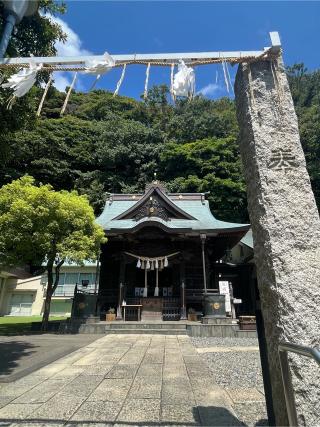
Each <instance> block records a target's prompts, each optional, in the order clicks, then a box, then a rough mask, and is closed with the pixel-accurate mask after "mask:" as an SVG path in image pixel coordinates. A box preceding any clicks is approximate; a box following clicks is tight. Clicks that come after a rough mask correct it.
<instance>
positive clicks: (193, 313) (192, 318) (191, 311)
mask: <svg viewBox="0 0 320 427" xmlns="http://www.w3.org/2000/svg"><path fill="white" fill-rule="evenodd" d="M188 320H190V321H191V322H196V321H197V320H198V318H197V313H196V310H195V309H194V308H189V310H188Z"/></svg>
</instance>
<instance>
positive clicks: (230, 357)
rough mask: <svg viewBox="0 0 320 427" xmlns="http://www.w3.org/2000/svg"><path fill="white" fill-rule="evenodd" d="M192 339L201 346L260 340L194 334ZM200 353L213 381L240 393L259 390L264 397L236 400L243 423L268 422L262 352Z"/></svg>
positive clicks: (246, 344)
mask: <svg viewBox="0 0 320 427" xmlns="http://www.w3.org/2000/svg"><path fill="white" fill-rule="evenodd" d="M191 341H192V343H193V345H194V346H195V347H198V348H203V347H251V346H255V347H256V346H258V340H257V339H254V338H191ZM201 357H202V358H203V359H204V360H205V361H206V363H207V365H208V366H209V368H210V369H211V372H212V375H213V378H214V381H215V382H216V383H217V384H219V385H220V386H222V387H224V388H225V389H226V390H227V391H231V390H232V389H233V390H234V391H238V392H239V395H240V394H241V393H243V394H244V395H245V393H248V391H251V392H252V391H254V392H255V393H257V394H258V395H259V394H260V396H261V398H260V400H261V401H259V402H258V401H250V400H251V399H250V398H248V401H246V402H239V403H238V402H235V403H234V410H235V412H236V414H237V416H238V418H239V419H240V420H241V421H242V422H243V423H244V425H247V426H262V425H267V421H266V418H267V416H266V409H265V403H264V397H263V393H264V391H263V380H262V373H261V364H260V355H259V352H258V351H255V350H253V351H250V350H249V351H236V350H235V351H226V352H223V351H221V350H220V351H219V352H214V351H213V352H210V353H203V354H201ZM240 400H241V399H240ZM253 400H254V399H253Z"/></svg>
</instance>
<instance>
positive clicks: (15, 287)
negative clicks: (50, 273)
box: [0, 276, 44, 316]
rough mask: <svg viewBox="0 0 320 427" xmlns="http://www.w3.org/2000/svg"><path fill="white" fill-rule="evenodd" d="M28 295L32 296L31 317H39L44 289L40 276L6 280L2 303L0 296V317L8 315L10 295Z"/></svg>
mask: <svg viewBox="0 0 320 427" xmlns="http://www.w3.org/2000/svg"><path fill="white" fill-rule="evenodd" d="M15 293H28V294H32V295H33V304H32V311H31V315H32V316H36V315H41V314H42V307H43V296H44V288H43V286H42V284H41V276H36V277H31V278H29V279H17V278H12V277H10V278H7V279H6V281H5V286H4V289H3V295H2V301H1V295H0V302H1V305H0V315H1V316H5V315H7V314H8V313H9V305H10V301H11V297H12V294H15Z"/></svg>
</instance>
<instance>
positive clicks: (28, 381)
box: [0, 335, 263, 426]
mask: <svg viewBox="0 0 320 427" xmlns="http://www.w3.org/2000/svg"><path fill="white" fill-rule="evenodd" d="M234 393H235V397H234V398H235V399H239V396H240V392H239V391H238V392H237V391H236V390H235V392H234ZM0 396H1V397H0V408H1V409H0V425H6V426H16V425H19V426H21V425H26V426H62V425H67V426H105V425H117V426H124V425H128V426H129V425H130V426H133V425H140V426H143V425H145V426H151V425H177V426H182V425H183V426H188V425H207V426H238V425H244V424H243V423H242V422H241V419H240V418H239V417H238V416H237V415H236V413H235V412H234V409H233V407H234V401H233V398H232V390H231V392H230V390H229V391H226V389H224V388H223V387H221V386H220V385H218V384H217V382H215V381H214V379H213V377H212V373H211V371H210V369H209V367H208V366H207V364H206V363H205V361H204V360H203V358H202V357H201V355H200V354H198V352H197V350H196V348H195V347H194V346H193V344H192V342H191V340H190V338H189V337H188V336H183V335H181V336H180V335H172V336H165V335H106V336H103V337H102V338H99V339H97V340H96V341H94V342H92V343H90V344H88V345H86V346H84V347H82V348H80V349H78V350H76V351H74V352H72V353H70V354H69V355H67V356H65V357H63V358H60V359H58V360H56V361H55V362H53V363H50V364H48V365H47V366H45V367H43V368H41V369H39V370H37V371H34V372H33V373H31V374H29V375H27V376H25V377H23V378H21V379H19V380H17V381H15V382H12V383H9V384H0ZM261 397H262V398H263V395H262V394H261V395H260V400H262V399H261ZM250 398H252V391H251V395H250V392H248V396H247V399H249V401H250ZM253 398H255V399H257V396H253Z"/></svg>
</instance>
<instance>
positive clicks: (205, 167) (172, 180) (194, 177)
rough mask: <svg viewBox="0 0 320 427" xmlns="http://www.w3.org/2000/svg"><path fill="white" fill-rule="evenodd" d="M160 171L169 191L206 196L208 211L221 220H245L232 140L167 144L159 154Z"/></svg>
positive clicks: (241, 181)
mask: <svg viewBox="0 0 320 427" xmlns="http://www.w3.org/2000/svg"><path fill="white" fill-rule="evenodd" d="M160 171H161V172H160V176H161V178H162V179H165V180H166V181H167V185H168V187H169V188H170V190H171V191H178V192H180V191H181V192H182V191H185V192H209V195H208V200H209V202H210V205H211V208H212V210H213V212H214V213H216V215H217V216H219V217H220V218H221V219H228V220H231V221H232V220H233V221H247V220H248V215H247V210H246V189H245V183H244V179H243V174H242V166H241V161H240V157H239V152H238V145H237V142H236V138H235V137H232V136H230V137H228V138H207V139H203V140H197V141H194V142H188V143H185V144H181V143H177V142H171V143H167V144H166V145H165V146H164V149H163V151H162V153H161V168H160Z"/></svg>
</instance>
